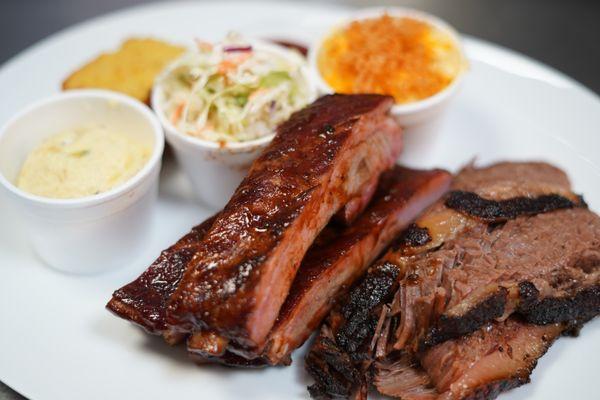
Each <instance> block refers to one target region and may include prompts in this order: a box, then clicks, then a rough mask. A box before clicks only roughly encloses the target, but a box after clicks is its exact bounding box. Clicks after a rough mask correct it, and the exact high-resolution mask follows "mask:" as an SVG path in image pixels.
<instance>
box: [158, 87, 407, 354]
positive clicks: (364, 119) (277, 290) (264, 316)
mask: <svg viewBox="0 0 600 400" xmlns="http://www.w3.org/2000/svg"><path fill="white" fill-rule="evenodd" d="M392 104H393V100H392V99H391V98H390V97H386V96H379V95H329V96H324V97H322V98H320V99H318V100H317V101H316V102H314V103H313V104H312V105H309V106H308V107H306V108H305V109H303V110H301V111H298V112H296V113H294V114H293V115H292V116H291V117H290V119H289V120H288V121H287V122H285V123H283V124H282V125H280V126H279V127H278V129H277V134H276V135H275V137H274V139H273V141H272V142H271V144H270V145H269V147H267V149H265V151H264V152H263V153H262V155H261V156H260V157H259V158H258V159H257V160H256V161H255V162H254V163H253V164H252V166H251V168H250V171H249V173H248V175H247V176H246V178H245V179H244V180H243V182H242V183H241V184H240V186H239V187H238V189H237V190H236V191H235V193H234V194H233V196H232V198H231V200H230V201H229V203H228V204H227V205H226V206H225V208H224V209H223V211H221V212H220V213H219V215H218V216H217V218H216V219H215V222H214V223H213V225H212V226H211V228H210V229H209V230H208V232H207V233H206V235H205V236H204V238H203V239H202V240H201V242H200V243H199V246H198V250H197V251H196V253H195V256H194V259H193V260H192V261H191V262H190V263H189V264H188V265H187V267H186V270H185V272H184V275H183V277H182V279H181V282H180V283H179V285H178V286H177V288H176V290H175V292H174V293H173V295H172V296H171V298H170V299H169V302H168V308H167V321H168V323H169V325H170V326H172V327H173V328H174V329H176V330H178V331H180V332H189V331H192V330H196V329H201V330H204V329H207V330H212V331H215V332H218V333H219V335H221V336H223V337H226V338H227V339H229V340H233V341H235V342H236V343H237V346H239V347H241V348H246V349H249V351H250V352H255V351H256V350H255V349H260V348H261V347H262V346H263V345H264V342H265V339H266V337H267V335H268V333H269V331H270V329H271V328H272V326H273V323H274V322H275V319H276V318H277V315H278V312H279V308H280V307H281V305H282V304H283V301H284V300H285V297H286V296H287V293H288V291H289V288H290V285H291V283H292V281H293V279H294V276H295V275H296V271H297V269H298V267H299V265H300V261H301V260H302V258H303V256H304V254H305V253H306V251H307V250H308V248H309V246H310V245H311V244H312V242H313V241H314V239H315V238H316V236H317V234H318V233H319V232H320V231H321V230H322V229H323V227H324V226H325V225H326V224H327V222H328V221H329V219H330V218H331V217H332V216H333V215H334V214H335V213H336V212H337V211H338V210H340V209H341V208H342V206H343V205H345V204H346V203H347V202H348V201H350V200H351V199H354V198H356V196H358V195H359V194H361V193H362V192H363V190H364V188H365V187H368V186H369V184H371V183H372V182H373V180H374V179H376V178H377V177H378V176H379V175H380V173H381V172H383V171H384V170H386V169H388V168H390V167H391V166H392V165H393V164H394V162H395V159H396V157H397V156H398V153H399V151H400V147H401V130H400V127H399V125H398V124H397V122H396V121H395V120H394V119H393V118H392V117H391V116H390V115H389V109H390V107H391V105H392Z"/></svg>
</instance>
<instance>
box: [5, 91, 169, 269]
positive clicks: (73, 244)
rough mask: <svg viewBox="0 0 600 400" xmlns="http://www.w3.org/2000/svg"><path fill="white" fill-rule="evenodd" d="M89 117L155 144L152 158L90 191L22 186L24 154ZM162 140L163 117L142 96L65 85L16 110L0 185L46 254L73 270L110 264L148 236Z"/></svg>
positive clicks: (133, 253) (127, 256) (126, 257)
mask: <svg viewBox="0 0 600 400" xmlns="http://www.w3.org/2000/svg"><path fill="white" fill-rule="evenodd" d="M89 124H102V125H103V126H106V127H107V129H111V130H114V131H115V132H119V133H125V134H128V135H131V137H133V138H135V139H136V140H138V141H139V142H140V143H144V144H146V145H148V146H149V149H150V154H149V158H148V160H147V161H146V163H145V164H144V165H143V166H142V168H141V169H140V170H139V171H138V172H137V173H135V175H133V176H131V177H130V178H129V179H128V180H126V181H124V182H123V183H120V184H119V185H117V186H115V187H113V188H112V189H109V190H107V191H105V192H101V193H99V194H94V195H87V196H84V197H77V198H50V197H43V196H39V195H34V194H31V193H29V192H26V191H24V190H22V189H21V188H19V187H18V186H17V183H16V181H17V177H18V176H19V173H20V171H21V169H22V166H23V164H24V162H25V160H26V159H27V157H28V155H29V154H30V153H31V152H32V151H33V150H34V149H36V148H37V147H38V146H39V145H40V143H42V142H43V141H44V140H45V139H47V138H49V137H51V136H53V135H55V134H57V133H59V132H62V131H65V130H70V129H77V128H79V127H81V126H85V125H89ZM163 148H164V136H163V132H162V128H161V126H160V123H159V122H158V120H157V119H156V117H155V116H154V113H152V111H151V110H150V109H149V108H148V107H147V106H146V105H144V104H142V103H140V102H139V101H137V100H135V99H133V98H131V97H128V96H125V95H122V94H118V93H114V92H109V91H105V90H72V91H69V92H67V93H59V94H56V95H53V96H51V97H49V98H46V99H43V100H40V101H38V102H35V103H33V104H32V105H30V106H29V107H27V108H25V109H24V110H22V111H21V112H19V113H17V114H16V115H15V116H14V117H13V118H12V119H11V120H9V121H8V122H7V123H6V124H5V125H4V126H3V127H2V129H1V130H0V188H3V189H4V190H3V192H4V194H6V197H7V198H6V200H8V201H10V203H11V204H12V205H13V206H14V209H15V211H16V212H17V213H18V215H19V217H20V219H21V220H22V221H23V223H24V227H25V228H26V229H27V231H28V233H29V236H30V240H31V243H32V245H33V249H34V250H35V252H36V253H37V254H38V256H39V257H40V258H41V259H42V260H43V261H45V262H46V263H47V264H48V265H50V266H51V267H53V268H55V269H57V270H60V271H63V272H68V273H73V274H84V275H85V274H92V273H98V272H104V271H108V270H111V269H114V268H116V267H122V266H126V265H127V263H129V262H130V261H131V260H133V259H134V258H135V257H137V256H138V255H139V254H140V252H141V250H142V249H143V246H145V245H146V244H147V241H148V239H149V238H148V234H149V233H150V231H151V229H150V228H151V223H152V219H153V211H154V208H153V206H154V204H155V202H156V197H157V193H158V190H157V189H158V177H159V171H160V167H161V156H162V153H163ZM2 200H4V199H2Z"/></svg>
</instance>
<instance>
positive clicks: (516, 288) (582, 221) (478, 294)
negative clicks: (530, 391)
mask: <svg viewBox="0 0 600 400" xmlns="http://www.w3.org/2000/svg"><path fill="white" fill-rule="evenodd" d="M405 273H406V277H407V278H406V279H405V280H404V281H402V282H401V283H400V290H399V291H398V293H399V296H400V304H401V307H400V311H399V313H400V315H401V322H400V326H399V328H398V329H397V331H396V338H397V342H396V344H395V348H396V349H406V348H408V349H410V350H412V351H416V350H417V349H418V346H419V345H424V346H431V345H435V344H437V343H441V342H443V341H445V340H448V339H452V338H455V337H458V336H461V335H463V334H466V333H470V332H473V331H474V330H476V329H478V328H479V327H480V326H482V325H483V324H485V323H486V322H488V321H491V320H494V319H500V318H501V317H503V316H506V315H510V314H512V313H514V312H517V313H519V314H521V315H523V316H524V317H525V318H526V319H527V320H529V321H531V322H538V323H555V322H568V321H570V320H578V319H586V318H588V317H590V316H593V315H596V314H597V313H598V312H599V311H600V292H599V288H600V218H598V216H597V215H595V214H594V213H592V212H590V211H589V210H587V209H585V208H574V209H567V210H560V211H554V212H550V213H547V214H539V215H536V216H533V217H524V218H517V219H514V220H510V221H508V222H506V223H505V224H504V225H502V226H500V227H496V228H495V229H493V230H491V231H490V229H488V227H486V226H475V227H473V228H471V229H469V230H467V231H466V232H463V233H462V234H461V235H459V236H457V237H456V238H454V239H452V240H450V241H447V242H445V243H444V244H443V245H442V246H441V247H440V248H439V249H437V250H436V251H431V252H428V253H426V254H423V255H422V256H420V257H416V258H415V259H414V260H412V262H411V263H410V265H408V268H407V269H406V271H405Z"/></svg>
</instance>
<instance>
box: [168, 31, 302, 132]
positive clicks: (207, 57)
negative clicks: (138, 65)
mask: <svg viewBox="0 0 600 400" xmlns="http://www.w3.org/2000/svg"><path fill="white" fill-rule="evenodd" d="M304 69H305V60H304V59H303V58H302V56H301V55H300V54H297V53H296V52H295V51H293V50H288V49H283V48H281V49H280V48H278V47H277V46H276V45H266V44H262V45H261V44H260V43H256V42H254V43H252V44H250V42H248V41H246V40H244V39H243V38H242V37H240V36H239V35H237V34H235V33H230V34H229V35H227V37H226V38H225V40H223V41H222V42H221V43H218V44H214V45H213V44H210V43H207V42H202V41H197V42H196V50H195V51H193V52H189V53H187V54H185V55H183V56H182V57H181V58H180V59H178V60H177V61H175V62H174V64H172V65H171V66H170V67H169V69H168V72H167V73H166V74H163V75H162V76H161V77H160V78H159V87H160V88H161V90H162V91H163V104H162V108H163V110H164V112H165V114H166V115H165V116H166V117H167V118H168V119H169V120H170V122H171V123H172V124H173V125H174V126H175V127H176V128H177V129H178V130H180V131H181V132H184V133H186V134H188V135H191V136H195V137H198V138H201V139H205V140H210V141H216V142H219V143H226V142H244V141H249V140H254V139H258V138H261V137H264V136H267V135H270V134H272V133H273V132H274V130H275V128H276V126H277V125H278V124H279V123H281V122H283V121H285V120H286V119H288V118H289V116H290V115H291V114H292V113H293V112H294V111H296V110H298V109H300V108H302V107H304V106H305V105H306V104H308V103H309V102H310V101H311V100H312V98H311V93H312V92H311V88H310V86H309V82H308V78H307V74H306V73H305V72H304V71H303V70H304Z"/></svg>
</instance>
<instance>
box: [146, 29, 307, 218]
mask: <svg viewBox="0 0 600 400" xmlns="http://www.w3.org/2000/svg"><path fill="white" fill-rule="evenodd" d="M247 40H248V41H249V43H250V44H251V45H252V47H253V48H254V49H257V50H258V51H264V52H268V53H269V54H277V55H279V56H280V57H282V58H285V59H288V60H289V62H290V63H294V64H296V65H298V64H300V65H302V64H306V63H305V61H304V60H302V56H300V55H299V54H297V52H295V51H293V50H289V49H286V48H285V47H282V46H279V45H274V44H271V43H266V42H264V41H262V40H257V39H247ZM177 66H178V62H177V60H176V61H174V62H173V63H172V64H171V65H170V66H168V67H167V68H166V69H165V71H164V72H163V73H162V74H161V76H159V77H158V79H157V80H156V83H155V85H154V89H153V90H152V108H153V109H154V110H155V111H156V113H157V115H158V118H159V120H160V121H161V124H162V125H163V127H164V129H165V135H166V139H167V142H168V143H169V145H171V146H172V147H173V150H174V152H175V157H176V158H177V161H178V163H179V165H180V166H181V167H182V168H183V171H184V172H185V174H186V176H187V177H188V179H189V180H190V182H191V183H192V188H193V189H194V193H195V195H196V197H197V198H198V199H199V200H201V201H203V202H204V204H205V205H208V206H209V207H211V208H212V209H214V210H215V211H216V210H218V209H220V208H221V207H223V204H225V203H226V202H227V201H228V200H229V198H230V197H231V195H232V194H233V192H234V191H235V189H236V188H237V187H238V185H239V184H240V182H241V181H242V179H244V176H246V172H247V171H248V168H249V167H250V165H251V164H252V161H254V159H256V158H257V157H258V155H259V154H260V153H261V151H262V150H263V149H264V148H265V147H267V146H268V144H269V143H270V142H271V140H272V139H273V136H274V135H275V132H273V133H271V134H270V135H267V136H263V137H261V138H258V139H255V140H249V141H247V142H232V143H225V144H224V145H219V144H218V143H216V142H212V141H208V140H203V139H200V138H197V137H193V136H190V135H187V134H185V133H182V132H180V131H179V130H178V129H177V128H176V127H175V126H173V124H172V123H171V121H169V119H168V118H167V117H166V114H165V112H164V111H163V107H162V105H163V104H164V91H163V90H162V86H161V84H160V82H161V80H162V79H163V76H162V75H168V74H169V73H170V72H171V70H172V69H173V68H176V67H177ZM300 74H301V75H302V77H303V79H304V80H305V81H306V84H307V85H308V88H307V90H308V93H309V102H312V101H313V100H314V99H315V98H316V96H317V91H316V88H315V85H314V84H313V81H312V78H311V76H310V74H309V72H308V66H307V65H303V66H302V67H301V68H300ZM198 171H202V173H198Z"/></svg>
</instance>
